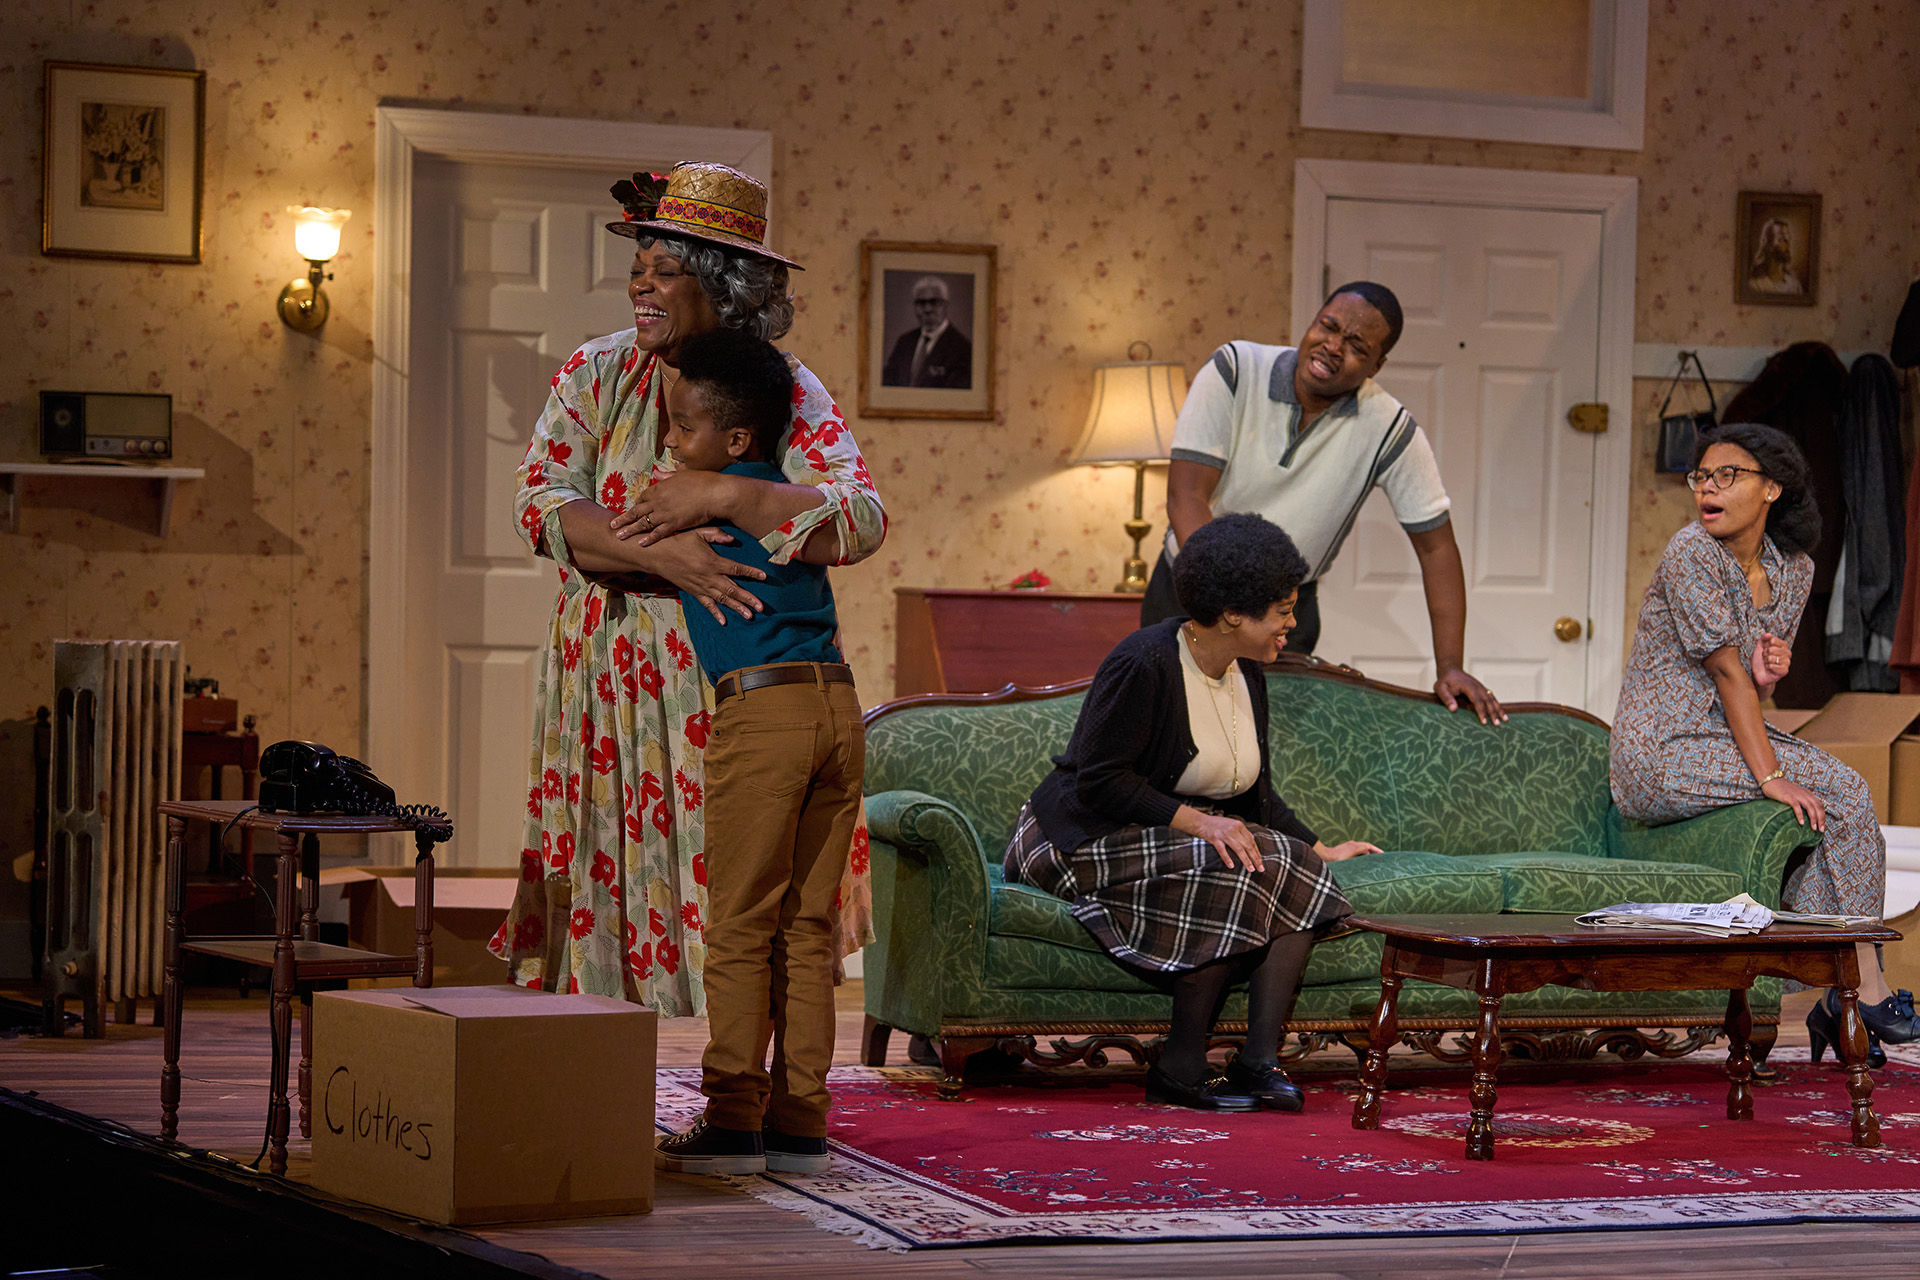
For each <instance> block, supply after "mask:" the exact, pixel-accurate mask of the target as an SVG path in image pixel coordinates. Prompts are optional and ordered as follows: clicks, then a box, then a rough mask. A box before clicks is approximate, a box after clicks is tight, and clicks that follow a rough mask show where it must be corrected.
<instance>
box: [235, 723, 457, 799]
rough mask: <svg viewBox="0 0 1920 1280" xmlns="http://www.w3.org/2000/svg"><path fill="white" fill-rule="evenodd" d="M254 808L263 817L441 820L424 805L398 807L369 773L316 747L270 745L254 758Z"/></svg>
mask: <svg viewBox="0 0 1920 1280" xmlns="http://www.w3.org/2000/svg"><path fill="white" fill-rule="evenodd" d="M260 807H261V808H262V809H263V810H265V811H266V812H268V813H344V814H355V815H381V816H386V817H396V818H405V817H432V818H444V817H445V816H446V815H445V814H442V813H441V812H440V811H439V810H438V809H431V808H429V807H427V806H425V805H406V806H404V807H403V806H400V805H396V804H395V803H394V802H393V788H392V787H390V786H388V785H387V784H386V783H384V782H382V781H380V779H379V778H377V777H375V776H374V772H373V770H371V769H369V768H367V766H365V765H364V764H361V763H360V762H359V761H358V760H355V759H352V758H351V757H349V756H343V755H336V754H334V752H333V750H332V749H331V748H328V747H323V746H321V745H320V744H319V743H317V742H300V741H298V740H289V741H286V742H276V743H274V744H273V745H272V746H270V747H268V748H267V749H266V750H265V751H262V752H261V753H260Z"/></svg>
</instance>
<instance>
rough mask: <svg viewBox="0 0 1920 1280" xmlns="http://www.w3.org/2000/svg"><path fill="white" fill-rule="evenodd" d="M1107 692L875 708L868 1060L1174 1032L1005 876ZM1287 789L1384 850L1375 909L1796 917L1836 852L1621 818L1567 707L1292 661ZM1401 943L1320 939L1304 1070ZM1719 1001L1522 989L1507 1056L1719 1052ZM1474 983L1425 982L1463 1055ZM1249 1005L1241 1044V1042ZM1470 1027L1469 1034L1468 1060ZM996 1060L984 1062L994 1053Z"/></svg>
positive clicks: (1280, 754)
mask: <svg viewBox="0 0 1920 1280" xmlns="http://www.w3.org/2000/svg"><path fill="white" fill-rule="evenodd" d="M1086 683H1087V682H1085V681H1081V682H1079V683H1077V684H1071V685H1062V686H1058V687H1056V688H1053V689H1046V690H1037V691H1030V690H1017V689H1011V688H1009V689H1008V690H1006V691H1003V692H1002V693H999V694H991V695H933V696H923V697H916V698H905V699H901V700H899V701H895V702H890V703H886V704H884V705H881V706H878V707H875V708H874V709H873V710H871V711H869V712H868V713H867V717H866V720H867V777H866V789H867V821H868V824H869V828H870V830H871V833H872V837H873V845H872V850H873V854H872V856H873V890H874V911H875V930H876V933H877V934H878V937H877V939H876V940H875V942H874V943H873V944H872V945H871V946H869V947H868V948H867V951H866V958H865V962H864V964H865V975H866V976H865V982H866V1011H867V1019H866V1021H867V1035H866V1040H865V1045H864V1048H863V1053H862V1059H863V1061H865V1062H867V1063H868V1064H869V1065H880V1064H881V1063H883V1062H884V1061H885V1057H886V1050H887V1042H888V1037H889V1033H890V1032H891V1031H893V1030H901V1031H906V1032H911V1033H917V1034H920V1035H926V1036H930V1037H935V1038H937V1041H938V1044H939V1050H940V1055H941V1061H942V1064H943V1066H944V1067H945V1068H946V1071H947V1086H948V1088H949V1090H950V1091H951V1090H954V1089H957V1088H959V1086H960V1083H961V1079H962V1072H963V1066H964V1064H965V1063H966V1062H967V1061H968V1059H969V1058H970V1057H971V1056H972V1055H975V1054H977V1053H980V1052H981V1051H982V1050H986V1049H999V1050H1001V1051H1003V1052H1004V1053H1011V1054H1014V1055H1017V1056H1020V1057H1024V1058H1026V1059H1028V1060H1031V1061H1033V1062H1036V1063H1039V1064H1041V1065H1064V1064H1067V1063H1071V1062H1076V1061H1087V1062H1090V1063H1093V1064H1094V1065H1098V1064H1100V1063H1101V1062H1104V1061H1105V1058H1106V1055H1107V1054H1108V1053H1109V1052H1111V1051H1113V1050H1115V1049H1124V1050H1126V1051H1128V1052H1130V1053H1132V1054H1133V1055H1134V1056H1135V1057H1141V1056H1143V1055H1144V1053H1145V1052H1146V1048H1145V1046H1144V1044H1143V1041H1144V1040H1145V1039H1146V1038H1147V1037H1151V1036H1153V1035H1156V1034H1158V1033H1162V1032H1164V1031H1165V1029H1166V1023H1165V1019H1166V1016H1167V1009H1168V1005H1167V998H1166V997H1165V996H1163V995H1161V994H1159V993H1157V992H1155V991H1154V990H1153V989H1152V988H1150V987H1148V986H1146V985H1145V984H1144V983H1141V982H1139V981H1138V980H1137V979H1135V978H1134V977H1132V976H1131V975H1129V974H1128V973H1126V972H1125V971H1124V970H1122V969H1121V968H1120V967H1119V966H1117V965H1116V964H1114V963H1113V962H1112V960H1110V959H1109V958H1108V957H1107V955H1106V953H1105V952H1104V951H1102V950H1101V949H1100V948H1099V946H1098V945H1097V944H1096V943H1095V942H1094V941H1093V939H1092V937H1091V936H1090V935H1089V934H1088V933H1087V932H1086V930H1085V929H1083V928H1082V927H1081V926H1080V924H1079V922H1078V921H1076V920H1075V919H1074V918H1073V916H1072V914H1071V913H1070V911H1069V910H1068V907H1067V904H1066V903H1064V902H1061V901H1059V900H1058V899H1055V898H1053V897H1051V896H1049V895H1047V894H1044V893H1040V892H1037V891H1035V890H1032V889H1029V888H1027V887H1025V886H1022V885H1010V884H1006V883H1004V882H1003V880H1002V877H1001V872H1000V865H1001V857H1002V853H1003V851H1004V849H1005V846H1006V842H1007V837H1008V834H1009V832H1010V831H1011V829H1012V825H1013V820H1014V816H1015V814H1016V812H1017V811H1018V810H1019V807H1020V805H1021V803H1022V801H1024V800H1025V799H1026V797H1027V795H1028V794H1029V793H1030V792H1031V791H1032V790H1033V788H1034V786H1035V785H1036V784H1037V783H1038V782H1039V780H1040V779H1041V777H1042V776H1044V775H1045V773H1046V772H1047V770H1048V769H1050V768H1051V767H1052V763H1051V757H1052V756H1053V755H1054V754H1056V753H1057V752H1058V751H1060V750H1061V749H1062V748H1063V747H1064V746H1065V744H1066V741H1067V738H1068V736H1069V735H1070V734H1071V732H1072V730H1073V724H1074V720H1075V717H1076V716H1077V715H1078V713H1079V710H1080V703H1081V700H1082V698H1083V697H1084V694H1085V689H1086ZM1268 700H1269V705H1270V707H1271V731H1270V732H1271V738H1272V752H1273V772H1274V781H1275V785H1276V787H1277V788H1278V789H1279V790H1280V792H1281V794H1282V795H1284V796H1285V797H1286V799H1287V801H1288V803H1290V804H1291V805H1293V807H1294V808H1295V809H1297V810H1298V811H1299V812H1300V813H1301V814H1302V816H1303V817H1304V818H1305V819H1306V820H1307V822H1308V823H1309V824H1311V825H1312V826H1313V827H1314V829H1315V830H1317V831H1319V832H1320V833H1321V834H1322V836H1323V838H1325V839H1327V840H1329V841H1332V840H1336V839H1342V840H1346V839H1363V840H1370V841H1372V842H1373V843H1375V844H1377V845H1379V846H1380V847H1381V848H1382V849H1383V850H1385V851H1386V852H1384V853H1382V854H1379V855H1374V856H1369V857H1365V858H1356V859H1353V860H1350V861H1347V862H1341V863H1337V864H1335V866H1334V876H1335V879H1337V880H1338V881H1339V883H1340V886H1341V888H1342V889H1343V890H1345V892H1346V895H1347V898H1348V900H1349V901H1351V902H1352V903H1353V906H1354V909H1355V910H1356V911H1358V912H1360V913H1362V914H1367V913H1427V912H1449V913H1451V912H1496V911H1516V912H1525V911H1541V912H1560V911H1570V912H1577V911H1586V910H1591V909H1593V908H1596V907H1604V906H1608V905H1610V904H1612V903H1616V902H1623V901H1643V902H1645V901H1656V902H1657V901H1691V902H1702V901H1705V902H1714V901H1720V900H1722V899H1725V898H1729V897H1732V896H1733V895H1734V894H1736V893H1739V892H1741V891H1742V890H1745V891H1746V892H1748V893H1750V894H1752V895H1753V896H1754V897H1755V898H1757V899H1759V900H1760V901H1761V902H1763V903H1766V904H1768V905H1769V906H1773V905H1777V904H1778V902H1779V897H1780V886H1781V884H1782V882H1783V879H1784V873H1785V869H1786V865H1787V859H1788V858H1789V856H1790V855H1792V853H1793V852H1794V850H1795V849H1797V848H1799V847H1800V846H1802V845H1806V844H1810V843H1812V841H1813V839H1814V837H1813V836H1812V835H1811V834H1810V833H1809V832H1808V831H1807V830H1806V829H1805V828H1802V827H1800V826H1798V825H1797V824H1796V823H1795V822H1794V820H1793V815H1792V812H1791V810H1789V809H1788V808H1787V807H1786V806H1785V805H1781V804H1776V803H1774V802H1773V801H1770V800H1763V801H1755V802H1754V803H1751V804H1745V805H1739V806H1735V807H1733V808H1729V809H1724V810H1720V811H1718V812H1715V813H1711V814H1708V815H1705V816H1703V817H1699V818H1694V819H1691V820H1689V821H1686V822H1677V823H1673V824H1670V825H1666V826H1661V827H1647V826H1643V825H1642V824H1640V823H1637V822H1632V821H1629V820H1627V819H1625V818H1623V817H1622V816H1621V815H1620V813H1619V811H1618V810H1617V809H1615V808H1614V807H1613V804H1612V799H1611V796H1610V794H1609V791H1608V785H1607V728H1606V725H1605V724H1603V723H1602V722H1601V721H1599V720H1596V719H1594V718H1593V717H1591V716H1588V715H1586V714H1584V713H1583V712H1579V711H1575V710H1573V709H1571V708H1567V707H1561V706H1555V705H1552V704H1546V703H1530V704H1529V703H1523V704H1518V705H1513V706H1509V708H1508V709H1509V711H1511V712H1512V719H1511V720H1510V721H1509V722H1508V723H1506V724H1504V725H1501V726H1498V727H1488V726H1483V725H1481V724H1479V723H1478V722H1477V721H1476V720H1474V718H1473V717H1472V716H1471V715H1470V714H1468V713H1467V712H1466V711H1465V710H1462V711H1460V712H1456V713H1452V714H1449V713H1448V712H1447V711H1446V709H1445V708H1443V707H1442V706H1440V705H1439V704H1438V703H1437V702H1436V701H1435V700H1434V699H1433V698H1432V696H1431V695H1428V694H1423V693H1415V692H1413V691H1410V690H1406V689H1397V688H1394V687H1393V686H1390V685H1384V684H1379V683H1376V682H1373V681H1370V680H1367V679H1365V678H1363V677H1361V676H1360V675H1359V674H1358V673H1356V672H1353V671H1352V670H1350V669H1349V668H1345V667H1335V666H1332V665H1331V664H1327V663H1322V662H1317V661H1315V660H1312V659H1296V658H1291V657H1288V658H1283V659H1282V661H1281V662H1280V663H1278V664H1276V665H1275V666H1274V667H1272V668H1271V669H1270V675H1269V679H1268ZM1380 953H1381V943H1380V939H1379V937H1378V936H1377V935H1374V934H1368V933H1350V934H1347V935H1346V936H1343V937H1338V938H1333V939H1329V940H1327V941H1323V942H1321V943H1320V944H1318V945H1317V946H1315V947H1314V949H1313V952H1312V955H1311V957H1310V959H1309V961H1308V964H1307V970H1306V974H1305V977H1304V979H1303V981H1302V986H1301V992H1300V998H1299V1000H1298V1002H1297V1004H1296V1006H1295V1010H1294V1015H1293V1020H1292V1022H1291V1023H1290V1031H1291V1032H1293V1033H1294V1035H1293V1036H1292V1037H1291V1038H1290V1040H1289V1042H1288V1045H1287V1047H1286V1054H1285V1056H1287V1057H1288V1058H1289V1059H1292V1058H1297V1057H1298V1056H1300V1055H1301V1054H1303V1053H1308V1052H1312V1051H1314V1050H1316V1049H1320V1048H1324V1047H1327V1046H1328V1045H1332V1044H1338V1043H1344V1044H1346V1045H1347V1046H1348V1047H1350V1048H1353V1049H1354V1050H1355V1051H1356V1052H1359V1051H1360V1049H1361V1047H1362V1046H1364V1043H1365V1036H1366V1029H1367V1021H1368V1019H1369V1017H1370V1016H1371V1014H1372V1011H1373V1007H1374V1004H1375V1002H1376V1000H1377V998H1378V996H1379V975H1380ZM1752 1003H1753V1013H1754V1022H1755V1028H1754V1036H1753V1039H1754V1046H1755V1051H1756V1053H1758V1054H1760V1055H1762V1056H1764V1054H1765V1052H1766V1050H1767V1049H1768V1048H1769V1047H1770V1046H1771V1044H1772V1039H1773V1036H1774V1033H1775V1031H1776V1029H1777V1026H1778V1022H1779V1008H1780V986H1779V983H1778V981H1777V980H1775V979H1771V978H1764V979H1761V981H1760V982H1759V983H1758V984H1756V986H1755V988H1754V990H1753V992H1752ZM1725 1009H1726V994H1725V992H1721V991H1681V992H1653V993H1639V992H1594V991H1582V990H1576V989H1572V988H1567V987H1544V988H1541V989H1540V990H1538V991H1534V992H1530V993H1528V994H1526V995H1518V996H1511V997H1509V998H1508V999H1507V1000H1506V1001H1505V1003H1504V1005H1503V1006H1502V1015H1501V1025H1502V1034H1503V1036H1504V1037H1505V1040H1506V1047H1507V1050H1508V1052H1509V1053H1515V1054H1519V1055H1522V1056H1529V1057H1533V1058H1539V1059H1553V1060H1568V1059H1577V1058H1585V1057H1591V1056H1592V1055H1593V1054H1594V1053H1596V1052H1599V1051H1602V1050H1606V1051H1611V1052H1615V1053H1620V1054H1623V1055H1625V1056H1629V1057H1637V1056H1639V1055H1641V1054H1643V1053H1646V1052H1653V1053H1657V1054H1660V1055H1662V1056H1677V1055H1679V1054H1682V1053H1687V1052H1691V1051H1692V1050H1694V1049H1696V1048H1699V1047H1701V1046H1702V1045H1705V1044H1708V1043H1710V1042H1711V1041H1712V1040H1713V1039H1714V1038H1715V1037H1716V1035H1717V1034H1718V1031H1719V1026H1720V1023H1721V1020H1722V1018H1723V1016H1724V1014H1725ZM1475 1014H1476V1005H1475V1002H1474V998H1473V996H1472V995H1471V994H1470V993H1468V992H1463V991H1456V990H1453V989H1450V988H1444V987H1437V986H1433V985H1430V984H1426V983H1420V982H1410V983H1408V984H1407V987H1406V989H1405V990H1404V991H1403V992H1402V994H1401V997H1400V1027H1401V1033H1402V1036H1403V1038H1404V1039H1405V1040H1406V1041H1407V1042H1408V1043H1410V1044H1413V1045H1415V1046H1416V1047H1418V1048H1421V1049H1424V1050H1426V1051H1428V1052H1430V1053H1434V1054H1436V1055H1438V1056H1441V1057H1446V1058H1452V1057H1456V1056H1460V1055H1461V1053H1462V1051H1461V1049H1460V1048H1459V1042H1458V1038H1457V1034H1456V1033H1458V1032H1460V1031H1464V1030H1466V1029H1468V1028H1470V1027H1471V1026H1472V1025H1473V1023H1474V1018H1475ZM1244 1015H1245V1000H1244V995H1243V994H1242V993H1238V992H1236V993H1235V995H1234V996H1233V997H1231V999H1230V1000H1229V1003H1228V1006H1227V1009H1226V1013H1225V1015H1224V1016H1225V1025H1223V1028H1222V1030H1223V1031H1228V1032H1231V1031H1235V1030H1242V1029H1244V1024H1243V1023H1241V1022H1238V1021H1237V1020H1238V1019H1241V1018H1244ZM1449 1036H1454V1043H1453V1044H1452V1045H1451V1046H1450V1045H1449ZM982 1061H986V1059H982Z"/></svg>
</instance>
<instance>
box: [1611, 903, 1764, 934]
mask: <svg viewBox="0 0 1920 1280" xmlns="http://www.w3.org/2000/svg"><path fill="white" fill-rule="evenodd" d="M1579 923H1581V924H1586V925H1594V926H1596V927H1603V928H1604V927H1612V928H1616V929H1666V930H1671V931H1672V932H1674V933H1704V934H1708V935H1710V936H1712V937H1716V938H1731V937H1732V936H1734V935H1735V934H1744V933H1758V932H1760V931H1761V930H1762V929H1764V928H1766V927H1767V926H1768V925H1770V924H1772V923H1773V913H1772V912H1771V911H1769V910H1767V909H1766V908H1765V907H1763V906H1761V905H1760V904H1759V903H1757V902H1755V903H1752V904H1751V905H1748V904H1747V903H1743V902H1622V903H1619V904H1618V905H1616V906H1611V907H1605V908H1602V909H1601V910H1599V911H1589V912H1588V913H1587V914H1586V915H1583V916H1581V917H1580V919H1579Z"/></svg>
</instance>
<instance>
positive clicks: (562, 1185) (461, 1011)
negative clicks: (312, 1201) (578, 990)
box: [313, 986, 656, 1224]
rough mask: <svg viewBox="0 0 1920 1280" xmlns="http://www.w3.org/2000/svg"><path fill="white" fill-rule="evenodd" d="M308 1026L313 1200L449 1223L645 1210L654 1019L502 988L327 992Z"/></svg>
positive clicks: (649, 1202)
mask: <svg viewBox="0 0 1920 1280" xmlns="http://www.w3.org/2000/svg"><path fill="white" fill-rule="evenodd" d="M313 1023H314V1053H313V1185H314V1186H315V1187H317V1188H319V1189H320V1190H322V1191H327V1192H331V1193H332V1194H334V1195H339V1196H346V1197H348V1198H349V1199H353V1200H361V1201H365V1202H366V1203H368V1204H374V1205H379V1206H380V1207H381V1208H384V1209H391V1210H393V1211H394V1212H396V1213H404V1214H407V1215H409V1216H411V1217H415V1218H421V1219H424V1220H426V1221H428V1222H440V1223H447V1224H456V1223H458V1224H466V1223H478V1222H520V1221H531V1220H540V1219H547V1218H570V1217H591V1216H596V1215H605V1214H625V1213H647V1212H649V1211H651V1210H652V1208H653V1137H654V1130H653V1071H654V1050H655V1033H656V1027H655V1023H654V1013H653V1010H651V1009H647V1008H644V1007H642V1006H640V1005H635V1004H628V1003H626V1002H625V1001H623V1000H614V999H611V998H609V997H606V996H588V995H550V994H548V993H546V992H539V991H528V990H525V989H523V988H520V987H512V986H498V987H449V988H446V989H443V990H433V991H405V992H401V991H331V992H322V993H320V994H318V995H315V996H314V998H313ZM592 1081H600V1082H603V1083H604V1084H605V1086H606V1087H604V1088H591V1087H587V1085H588V1084H589V1082H592Z"/></svg>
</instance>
